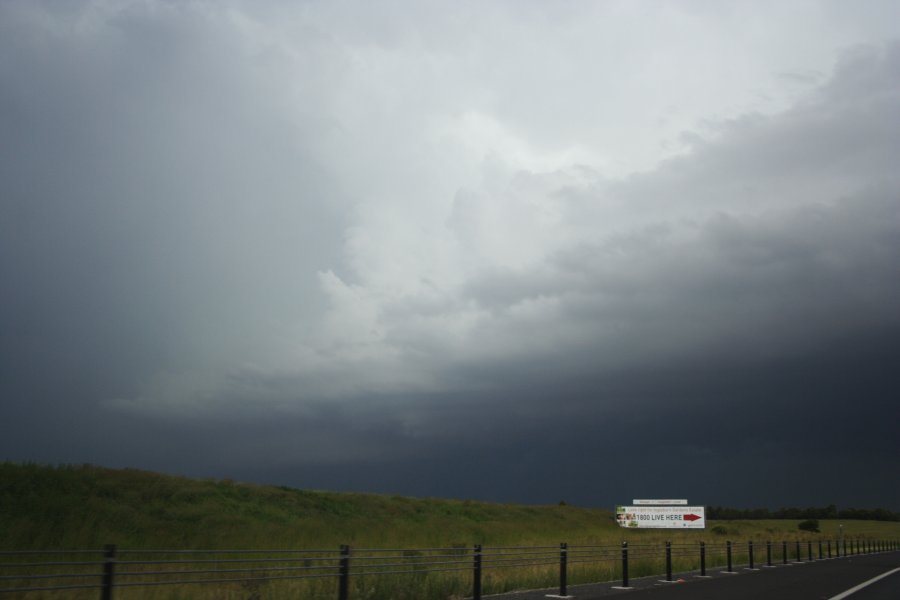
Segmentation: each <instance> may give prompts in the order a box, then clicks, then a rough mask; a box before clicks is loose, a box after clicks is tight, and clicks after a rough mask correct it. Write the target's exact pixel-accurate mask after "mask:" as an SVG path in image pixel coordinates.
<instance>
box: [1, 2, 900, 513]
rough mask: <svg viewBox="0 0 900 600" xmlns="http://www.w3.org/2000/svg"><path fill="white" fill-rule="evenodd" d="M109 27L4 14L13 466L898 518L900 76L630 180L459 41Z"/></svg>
mask: <svg viewBox="0 0 900 600" xmlns="http://www.w3.org/2000/svg"><path fill="white" fill-rule="evenodd" d="M48 6H49V7H50V8H47V7H48ZM123 6H124V7H123V8H116V9H109V8H107V9H103V8H102V7H98V6H96V5H92V4H84V5H81V6H80V7H75V8H72V9H61V8H59V7H53V6H52V5H40V4H33V5H27V4H17V3H9V4H5V5H4V6H3V8H0V57H3V58H2V59H0V137H2V140H3V142H2V143H0V209H2V219H0V275H2V281H3V294H2V295H0V332H2V345H0V365H2V370H3V377H2V380H0V395H2V400H3V414H4V418H3V419H2V421H0V458H9V459H17V460H22V459H27V460H39V461H49V462H54V461H74V462H83V461H88V462H97V463H101V464H107V465H111V466H135V467H143V468H152V469H159V470H163V471H173V472H183V473H188V474H192V475H201V476H219V477H232V478H244V479H249V480H254V481H263V482H270V483H281V484H287V485H295V486H300V487H320V488H335V489H357V490H368V491H383V492H390V493H408V494H418V495H432V496H438V495H441V496H457V497H477V498H487V499H493V500H504V501H532V502H556V501H558V500H560V499H566V500H567V501H570V502H576V503H581V504H593V505H598V504H599V505H604V504H612V503H614V502H618V501H622V500H627V499H630V498H631V497H637V496H641V495H646V496H685V497H688V498H690V499H691V500H692V501H698V502H708V503H732V504H764V505H769V506H776V505H782V504H791V503H797V504H815V503H827V502H839V503H853V504H861V505H862V504H884V505H889V507H892V508H897V501H898V500H897V499H898V498H900V493H898V489H897V483H896V482H897V481H900V477H898V475H900V473H898V472H897V464H898V462H897V457H898V446H897V442H896V436H895V435H893V424H894V423H895V422H896V420H897V417H898V413H897V409H896V407H895V402H894V401H893V399H894V398H896V397H897V396H898V393H897V392H898V390H897V384H896V381H895V380H896V377H895V375H894V374H893V366H894V365H896V364H898V363H900V360H898V359H900V356H898V353H900V312H898V311H897V308H896V307H897V306H900V277H898V275H900V272H898V271H900V199H898V196H897V190H898V189H900V185H898V183H900V181H898V176H897V172H896V168H895V164H894V163H895V162H896V157H897V156H900V101H898V100H900V46H898V45H896V44H892V45H887V46H884V47H865V48H862V47H861V48H857V49H854V50H851V51H848V52H846V53H845V54H844V55H843V57H842V58H841V59H840V60H839V62H838V64H837V67H836V69H835V71H834V73H833V75H832V76H831V77H829V78H827V80H826V81H824V82H823V83H822V85H821V86H820V87H819V88H816V89H814V90H811V91H810V92H809V93H808V94H806V95H804V96H803V97H802V99H801V100H799V101H798V102H796V103H795V104H794V105H793V106H792V107H790V108H788V109H786V110H782V111H778V112H776V113H770V114H745V115H743V116H737V117H735V118H732V119H713V120H710V121H709V122H707V123H706V125H705V126H704V128H698V130H697V131H692V132H689V133H687V134H685V135H684V136H683V139H684V140H685V143H686V144H687V146H688V147H689V148H688V151H687V152H685V153H684V154H683V155H680V156H678V157H675V158H670V159H669V160H667V161H664V162H662V163H660V164H659V165H657V166H655V167H654V168H652V169H648V170H645V171H642V172H635V173H632V174H631V175H629V176H627V177H623V178H617V177H609V176H607V177H604V176H602V175H601V174H600V173H601V171H602V169H599V168H598V169H597V170H595V169H593V168H591V167H589V166H583V165H582V166H577V167H576V166H564V167H563V168H556V167H552V166H551V167H546V166H545V167H543V168H539V167H540V165H548V164H565V165H567V164H568V163H569V162H572V161H571V160H569V158H568V157H569V154H565V153H563V154H559V152H558V148H557V147H556V146H555V145H554V144H556V143H558V140H556V137H558V136H559V135H561V134H559V133H558V131H557V132H556V133H554V134H552V135H551V134H548V132H549V131H555V128H554V126H553V123H554V118H555V117H554V111H556V108H555V106H556V104H555V103H556V102H558V100H557V99H555V98H544V99H543V100H542V99H541V98H533V99H531V101H528V102H525V101H523V104H521V105H519V106H518V108H517V109H516V111H513V112H515V113H516V115H518V117H517V118H511V120H509V121H504V120H503V118H502V114H501V113H502V111H495V112H494V113H491V112H490V110H489V109H490V104H491V101H490V99H491V98H492V97H493V96H494V94H497V95H498V96H499V97H504V94H510V93H512V92H511V90H512V91H515V90H519V88H520V86H522V85H524V83H523V81H524V79H523V80H521V81H520V80H518V79H517V80H516V81H515V82H514V85H507V84H508V83H509V82H508V81H507V80H506V79H505V77H507V75H504V73H505V71H504V70H503V69H502V68H500V67H502V66H504V65H505V64H506V63H507V62H508V61H509V60H510V57H508V56H506V55H505V54H504V55H503V56H502V57H501V59H499V60H498V59H497V58H496V57H494V56H493V55H488V56H487V57H486V59H485V62H486V64H487V68H486V69H485V70H479V67H480V63H481V62H482V61H481V60H480V59H479V60H477V61H474V62H466V60H467V59H466V56H468V55H467V54H466V53H460V56H461V57H462V58H460V57H457V56H456V55H455V54H454V53H453V52H449V53H448V52H446V48H445V46H448V45H449V47H454V45H453V41H452V40H453V39H455V36H456V35H457V34H456V33H454V34H453V35H450V34H447V31H455V30H453V29H452V27H455V26H453V25H448V27H451V29H448V30H446V31H444V30H443V29H442V28H441V27H437V29H442V31H444V34H445V35H444V37H440V36H436V37H428V38H427V40H428V41H429V43H425V42H424V41H423V40H424V38H422V37H421V36H419V31H418V29H417V25H416V23H415V22H414V21H415V20H413V21H410V22H408V23H407V24H408V25H409V26H410V28H411V30H410V31H411V32H408V31H406V29H407V28H401V29H403V32H399V33H398V32H397V31H394V29H392V27H393V26H394V25H396V24H395V23H393V21H391V19H388V18H387V16H390V15H387V16H386V21H388V23H382V25H381V26H379V27H376V28H375V29H376V30H373V31H368V30H366V31H364V32H360V31H358V30H357V29H358V28H356V27H350V28H345V29H341V27H340V22H341V17H340V12H341V11H340V10H337V13H336V14H330V16H326V17H322V18H321V19H320V20H319V21H318V22H317V21H316V20H315V19H309V20H304V19H306V18H307V17H308V16H309V15H307V14H304V13H303V12H302V11H301V12H300V13H292V12H290V11H285V12H284V14H282V11H281V10H280V9H278V8H277V5H267V8H265V9H259V13H257V14H251V13H249V12H247V11H246V10H238V9H237V8H236V9H235V10H232V11H230V12H229V11H220V10H216V9H215V8H214V7H211V6H207V5H202V4H196V5H190V6H186V5H185V6H182V5H168V4H164V3H150V4H140V5H137V4H136V5H123ZM235 6H236V7H239V5H235ZM321 10H323V11H324V9H321ZM268 11H273V12H274V13H276V14H278V15H279V19H276V20H277V21H278V23H279V26H278V27H276V26H274V25H273V22H272V21H271V20H270V21H266V18H268V16H267V15H268ZM325 12H327V11H325ZM298 14H299V15H300V16H298ZM310 14H313V15H315V14H317V12H316V11H312V13H310ZM269 16H271V15H269ZM282 17H283V18H282ZM542 19H543V17H542ZM323 23H324V25H323ZM565 23H566V25H567V26H569V25H571V23H572V22H571V21H570V20H568V18H567V19H566V20H565ZM326 25H330V26H331V27H332V30H329V29H328V27H327V26H326ZM430 27H432V28H435V25H434V24H431V25H430ZM425 29H428V28H425ZM404 32H406V33H404ZM459 35H462V34H461V33H459ZM505 35H506V36H507V37H505V38H503V39H509V40H511V43H512V42H515V40H516V39H517V37H516V36H517V35H519V34H518V33H516V32H514V31H507V32H505ZM360 38H361V41H360ZM467 39H468V38H467ZM286 40H289V41H286ZM410 40H412V41H410ZM472 43H473V44H475V47H478V48H480V46H478V43H480V41H479V40H472ZM432 46H434V47H432ZM560 48H563V49H566V48H568V47H567V46H565V45H563V46H560ZM559 52H560V53H561V54H562V55H565V56H568V54H566V52H565V51H563V50H560V51H559ZM475 55H476V56H480V54H479V53H478V52H476V53H475ZM457 60H458V61H459V62H454V61H457ZM651 62H652V61H651ZM542 64H543V63H540V62H538V63H536V64H535V65H529V64H526V63H524V62H523V63H521V64H519V65H518V66H519V68H521V69H526V70H530V69H534V70H535V71H536V73H537V75H536V76H540V77H543V78H545V79H542V80H541V81H544V82H545V83H546V82H549V83H552V82H554V81H556V79H554V78H553V77H550V76H548V75H547V73H546V72H545V71H546V70H545V69H544V67H542ZM551 70H552V69H551ZM407 72H410V73H413V74H414V77H412V78H409V79H407V78H405V77H404V76H402V75H398V73H407ZM782 72H794V73H807V72H809V71H808V70H803V69H795V70H793V71H789V70H784V69H782ZM473 73H474V74H473ZM488 75H492V76H495V77H496V79H497V81H496V82H491V83H494V84H495V87H491V86H489V85H487V84H486V83H485V80H486V79H489V77H488ZM807 79H808V78H807ZM529 81H530V80H529ZM423 82H425V83H423ZM807 83H808V82H807ZM529 85H530V84H529ZM587 91H590V92H596V90H594V89H589V90H587ZM513 95H515V94H513ZM583 97H584V98H588V99H589V98H591V97H594V96H592V95H591V94H587V93H586V94H584V96H583ZM583 101H584V102H586V103H588V104H589V102H588V101H587V100H583ZM544 104H547V105H549V106H550V107H551V109H552V110H548V111H547V112H546V113H545V112H542V108H541V107H542V106H544ZM522 113H525V114H527V115H528V117H529V118H530V117H532V116H534V121H535V125H534V129H533V130H531V131H529V128H528V127H526V126H525V122H526V121H527V119H525V118H524V117H522ZM596 118H598V117H596V116H593V113H591V116H588V115H587V114H585V113H584V112H583V111H579V110H574V109H573V111H572V113H571V114H569V115H567V117H566V123H567V128H566V130H567V131H569V134H571V135H575V133H574V132H576V131H578V130H580V129H581V128H582V125H583V124H582V123H581V122H579V119H583V120H584V121H585V123H588V122H589V123H588V125H589V126H588V125H585V126H586V128H587V130H589V131H594V130H598V129H603V127H602V123H599V122H597V121H595V120H593V119H596ZM641 118H642V119H643V118H644V117H643V116H642V117H641ZM538 121H539V122H538ZM535 131H537V133H535ZM569 134H567V135H569ZM550 138H553V139H550ZM483 140H488V142H489V147H490V149H491V151H490V152H487V151H483V149H482V145H481V144H482V143H483ZM537 140H540V141H541V142H538V141H537ZM548 140H550V141H548ZM543 142H546V143H547V146H546V147H544V146H541V145H540V144H541V143H543ZM622 143H623V144H624V143H625V140H624V139H623V140H622ZM576 146H577V144H576ZM492 152H493V154H492ZM504 153H507V154H509V155H510V156H515V160H513V159H512V158H509V156H506V155H505V154H504ZM590 154H591V153H590V152H580V151H573V153H572V154H571V156H575V157H578V158H579V159H581V158H583V157H584V156H588V157H589V156H590ZM560 156H563V157H564V159H560V158H559V157H560ZM548 157H549V158H548ZM470 164H476V165H478V166H477V168H475V169H474V172H476V173H477V177H472V176H471V173H470V171H469V170H467V169H470V167H469V166H468V165H470ZM523 164H525V165H528V166H529V168H525V167H523V166H522V165H523ZM838 471H839V472H840V473H841V474H842V478H843V481H842V482H841V483H842V485H835V481H834V479H833V477H832V474H833V473H834V472H838ZM798 481H800V482H801V483H802V485H798V484H797V482H798Z"/></svg>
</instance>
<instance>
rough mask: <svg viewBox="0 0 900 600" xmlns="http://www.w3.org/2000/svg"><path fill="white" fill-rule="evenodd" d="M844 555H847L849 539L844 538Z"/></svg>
mask: <svg viewBox="0 0 900 600" xmlns="http://www.w3.org/2000/svg"><path fill="white" fill-rule="evenodd" d="M844 556H847V540H846V538H845V539H844Z"/></svg>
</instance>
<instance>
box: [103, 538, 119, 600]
mask: <svg viewBox="0 0 900 600" xmlns="http://www.w3.org/2000/svg"><path fill="white" fill-rule="evenodd" d="M115 564H116V546H115V544H107V545H106V546H104V548H103V588H102V591H101V593H100V598H101V599H102V600H112V589H113V570H114V568H115Z"/></svg>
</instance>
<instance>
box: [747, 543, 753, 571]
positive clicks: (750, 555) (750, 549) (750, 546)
mask: <svg viewBox="0 0 900 600" xmlns="http://www.w3.org/2000/svg"><path fill="white" fill-rule="evenodd" d="M747 553H748V558H749V560H750V570H751V571H752V570H753V540H750V541H749V542H747Z"/></svg>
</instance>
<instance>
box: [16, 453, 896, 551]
mask: <svg viewBox="0 0 900 600" xmlns="http://www.w3.org/2000/svg"><path fill="white" fill-rule="evenodd" d="M821 525H822V534H821V535H822V536H827V537H836V535H837V531H838V524H837V522H830V521H823V522H822V523H821ZM843 525H844V533H845V535H847V536H859V535H865V536H882V537H891V538H897V537H900V523H889V522H874V521H844V522H843ZM726 537H727V538H730V539H735V540H741V539H748V538H756V539H766V538H768V539H773V540H780V539H788V540H791V539H807V538H809V537H810V535H809V534H808V533H806V532H801V531H799V530H798V529H797V522H796V521H791V520H783V521H723V522H715V523H713V522H711V523H710V527H709V528H708V529H707V530H705V531H703V530H700V531H626V530H622V529H620V528H619V527H618V526H616V524H615V523H614V520H613V515H612V513H611V512H610V511H608V510H601V509H589V508H578V507H574V506H555V505H554V506H524V505H513V504H492V503H486V502H474V501H467V500H441V499H431V498H428V499H415V498H405V497H400V496H385V495H378V494H351V493H336V492H323V491H303V490H296V489H290V488H283V487H274V486H264V485H251V484H244V483H236V482H233V481H229V480H197V479H189V478H185V477H174V476H170V475H162V474H158V473H150V472H146V471H138V470H133V469H125V470H114V469H106V468H101V467H95V466H89V465H80V466H56V467H52V466H41V465H31V464H24V465H23V464H14V463H0V549H6V550H14V549H35V548H39V549H63V548H65V549H71V548H99V547H101V546H102V545H103V544H107V543H114V544H117V545H118V546H120V547H125V548H133V549H142V548H204V549H223V548H272V549H288V548H335V547H337V546H339V545H340V544H350V545H353V546H358V547H370V548H378V547H406V548H416V547H436V546H437V547H446V546H454V545H457V546H458V545H465V546H471V545H472V544H475V543H481V544H484V545H493V546H500V545H545V544H557V543H559V542H560V541H568V542H570V543H573V544H608V543H618V542H620V541H622V540H623V539H637V540H640V541H647V542H649V541H655V540H663V539H673V540H675V541H679V540H687V539H690V540H697V539H708V540H712V539H714V538H720V539H725V538H726ZM813 537H815V536H813Z"/></svg>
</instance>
